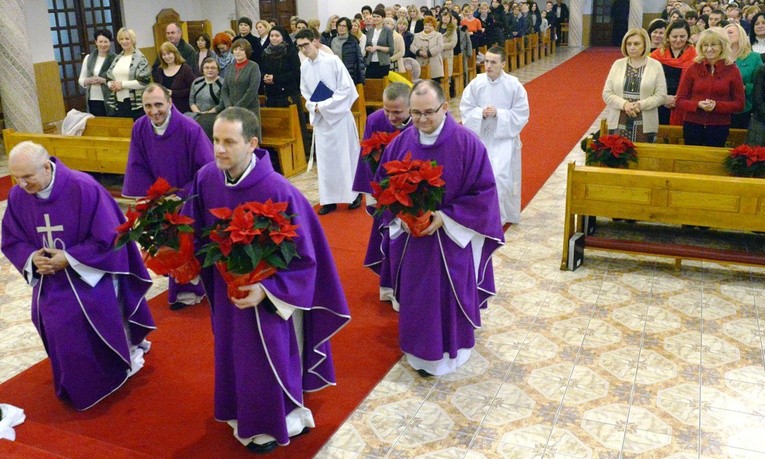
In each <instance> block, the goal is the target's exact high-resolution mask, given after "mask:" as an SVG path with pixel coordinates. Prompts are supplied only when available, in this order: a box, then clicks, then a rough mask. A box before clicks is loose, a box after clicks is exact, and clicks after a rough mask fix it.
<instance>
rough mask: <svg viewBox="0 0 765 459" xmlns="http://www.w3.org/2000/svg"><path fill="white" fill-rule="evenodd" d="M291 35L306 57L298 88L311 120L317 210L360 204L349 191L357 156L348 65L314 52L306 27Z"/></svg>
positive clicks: (313, 41) (357, 196)
mask: <svg viewBox="0 0 765 459" xmlns="http://www.w3.org/2000/svg"><path fill="white" fill-rule="evenodd" d="M303 30H305V32H303V31H298V34H297V35H296V36H295V42H296V43H297V46H298V49H299V50H300V52H301V53H302V54H303V55H304V56H306V57H307V58H308V59H306V60H305V61H304V62H303V63H302V64H301V65H300V93H301V94H302V95H303V97H304V98H305V100H306V102H305V108H306V110H307V111H308V114H309V116H310V121H311V125H313V143H314V150H315V152H316V164H317V170H318V175H319V203H320V204H321V205H322V206H321V208H320V209H319V215H324V214H327V213H329V212H332V211H334V210H335V209H336V208H337V204H338V203H350V205H349V206H348V208H349V209H355V208H357V207H359V206H360V205H361V195H360V194H358V193H354V192H353V190H352V188H353V174H354V172H355V171H356V163H357V162H358V160H359V131H358V128H357V127H356V121H355V120H354V119H353V113H352V112H351V108H352V107H353V102H354V101H355V100H356V99H357V98H358V97H359V95H358V93H357V92H356V85H354V84H353V79H352V78H351V75H350V73H348V69H346V68H345V64H343V61H341V60H340V58H339V57H337V56H335V55H334V54H326V53H320V52H319V50H318V49H317V48H316V46H317V45H318V44H319V41H318V36H317V35H316V34H315V33H314V32H313V31H312V30H311V29H303Z"/></svg>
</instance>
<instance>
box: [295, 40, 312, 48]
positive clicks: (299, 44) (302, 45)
mask: <svg viewBox="0 0 765 459" xmlns="http://www.w3.org/2000/svg"><path fill="white" fill-rule="evenodd" d="M310 44H311V42H310V41H309V42H308V43H302V44H301V43H298V45H297V48H298V49H304V48H305V47H306V46H308V45H310Z"/></svg>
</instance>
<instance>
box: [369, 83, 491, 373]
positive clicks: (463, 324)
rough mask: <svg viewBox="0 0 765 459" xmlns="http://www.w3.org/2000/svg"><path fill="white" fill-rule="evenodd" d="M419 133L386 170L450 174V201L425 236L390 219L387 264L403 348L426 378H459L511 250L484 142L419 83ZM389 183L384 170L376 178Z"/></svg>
mask: <svg viewBox="0 0 765 459" xmlns="http://www.w3.org/2000/svg"><path fill="white" fill-rule="evenodd" d="M409 107H410V110H409V113H410V114H411V115H412V123H413V125H414V128H413V129H405V130H404V131H403V132H402V133H401V135H399V136H398V137H397V138H396V139H395V140H393V142H391V143H390V144H389V145H388V147H387V148H386V149H385V152H384V153H383V156H382V158H381V160H380V164H385V163H386V162H388V161H393V160H402V159H404V158H405V157H406V156H407V154H409V153H411V155H412V159H419V160H429V161H436V162H437V164H438V165H439V166H442V167H443V175H442V178H443V180H444V181H445V182H446V184H445V186H444V197H443V200H442V202H441V203H440V205H439V206H438V209H436V211H435V212H434V213H433V216H432V219H431V223H430V225H429V226H428V227H427V228H426V229H425V230H424V232H423V233H422V235H421V236H420V237H412V236H411V234H409V228H408V227H407V226H406V224H405V223H403V222H402V221H401V220H400V219H399V218H397V217H396V216H395V215H392V214H390V213H386V214H384V215H383V217H382V219H381V222H380V230H381V232H382V236H383V241H382V244H381V247H382V248H383V250H385V253H381V254H380V255H379V257H381V259H382V258H383V257H384V258H387V262H388V263H389V265H390V272H391V273H395V277H393V278H392V279H393V295H392V296H393V298H392V300H393V307H394V309H396V310H398V311H399V342H400V344H401V349H402V351H404V353H405V354H406V358H407V361H408V362H409V364H410V365H411V366H412V368H414V369H415V370H417V371H418V373H419V374H420V375H422V376H424V377H428V376H431V375H443V374H447V373H451V372H454V371H455V370H456V369H457V368H458V367H459V366H460V365H462V364H464V363H465V362H466V361H467V360H468V358H469V357H470V352H471V349H472V348H473V346H474V345H475V332H474V330H475V329H476V328H478V327H480V325H481V317H480V314H479V309H480V308H485V307H486V306H487V301H488V299H489V297H490V296H493V295H494V272H493V271H492V265H491V255H492V253H493V252H494V251H495V250H496V249H497V248H499V246H501V245H502V244H503V243H504V239H503V236H502V225H501V223H500V218H499V204H498V201H497V188H496V186H495V184H494V175H493V174H492V171H491V164H490V162H489V157H488V155H487V153H486V148H485V147H484V146H483V144H481V141H480V140H479V139H478V137H476V136H475V134H473V133H472V132H470V131H469V130H467V129H466V128H464V127H462V126H460V125H459V124H457V122H456V121H455V120H454V118H452V116H451V115H450V114H449V113H448V112H447V103H446V100H445V98H444V93H443V91H442V89H441V86H440V85H438V84H436V83H434V82H433V81H432V80H423V81H420V82H418V83H417V84H416V85H414V87H413V88H412V94H411V96H410V98H409ZM385 176H386V172H385V168H384V167H380V168H379V169H378V170H377V174H376V176H375V180H376V181H378V182H379V181H381V180H382V179H384V178H385Z"/></svg>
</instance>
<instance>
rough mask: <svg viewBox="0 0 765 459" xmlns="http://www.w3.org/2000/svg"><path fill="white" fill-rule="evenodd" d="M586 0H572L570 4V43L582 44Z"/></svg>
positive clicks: (570, 44)
mask: <svg viewBox="0 0 765 459" xmlns="http://www.w3.org/2000/svg"><path fill="white" fill-rule="evenodd" d="M583 21H584V0H571V1H570V2H569V5H568V45H569V46H582V43H583V37H582V34H583V33H584V24H583Z"/></svg>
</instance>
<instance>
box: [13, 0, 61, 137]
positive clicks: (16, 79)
mask: <svg viewBox="0 0 765 459" xmlns="http://www.w3.org/2000/svg"><path fill="white" fill-rule="evenodd" d="M0 4H1V5H2V13H1V14H0V31H2V32H0V98H2V100H3V114H4V117H5V121H6V123H7V124H8V126H9V127H11V128H13V129H16V130H17V131H20V132H42V116H41V115H40V104H39V103H38V99H37V85H36V84H35V70H34V65H32V49H31V47H30V45H29V36H28V35H27V29H26V25H27V21H26V18H25V17H24V9H23V7H22V6H23V0H3V2H2V3H0ZM45 20H46V21H47V18H45ZM46 28H47V26H46ZM51 84H59V82H58V81H53V82H51Z"/></svg>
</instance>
